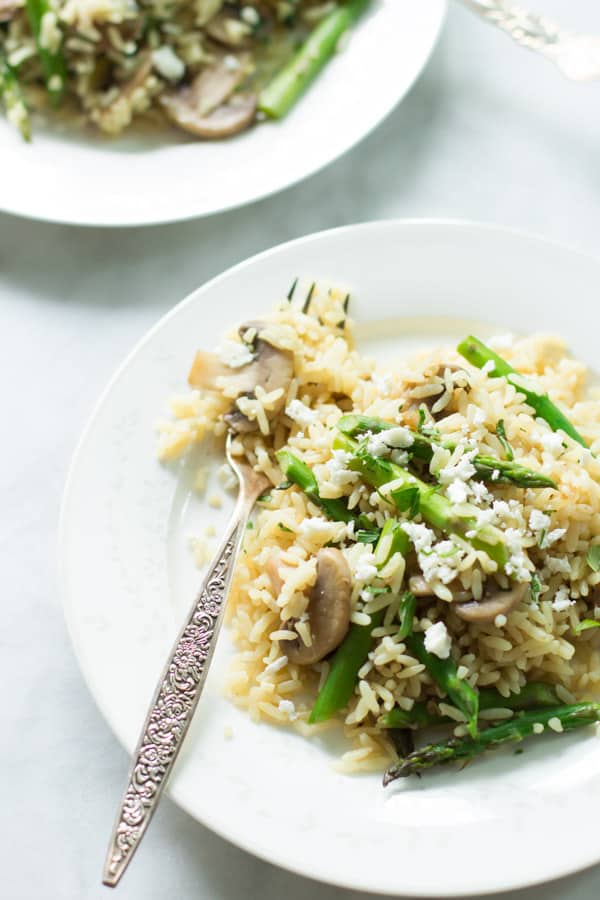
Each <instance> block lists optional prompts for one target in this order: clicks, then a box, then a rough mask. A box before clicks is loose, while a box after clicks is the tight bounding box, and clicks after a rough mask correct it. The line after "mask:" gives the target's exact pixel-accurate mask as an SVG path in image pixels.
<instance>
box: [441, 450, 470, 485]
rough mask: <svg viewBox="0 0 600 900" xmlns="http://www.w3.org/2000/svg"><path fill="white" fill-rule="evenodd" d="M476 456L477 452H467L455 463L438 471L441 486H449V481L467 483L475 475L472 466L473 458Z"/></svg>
mask: <svg viewBox="0 0 600 900" xmlns="http://www.w3.org/2000/svg"><path fill="white" fill-rule="evenodd" d="M476 455H477V450H467V451H466V452H465V453H463V454H462V456H460V457H459V458H458V459H457V460H456V462H454V463H453V462H450V463H448V465H446V466H444V467H443V468H442V469H440V472H439V479H440V482H441V484H450V482H451V481H455V480H456V479H458V480H459V481H468V480H469V479H470V478H472V477H473V475H474V474H475V466H474V465H473V462H472V460H473V457H474V456H476Z"/></svg>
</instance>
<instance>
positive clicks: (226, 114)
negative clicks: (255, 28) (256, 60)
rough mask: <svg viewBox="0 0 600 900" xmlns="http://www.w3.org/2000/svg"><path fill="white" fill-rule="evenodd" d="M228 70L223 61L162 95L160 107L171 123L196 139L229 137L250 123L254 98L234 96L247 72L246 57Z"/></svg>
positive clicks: (243, 95)
mask: <svg viewBox="0 0 600 900" xmlns="http://www.w3.org/2000/svg"><path fill="white" fill-rule="evenodd" d="M235 59H236V65H235V66H231V65H230V64H228V63H227V62H226V61H225V59H221V60H220V61H219V62H217V63H215V64H214V65H212V66H209V67H208V68H206V69H203V70H202V72H200V74H199V75H197V76H196V78H194V80H193V81H192V83H191V84H188V85H184V86H182V87H180V88H178V89H177V90H176V91H171V92H168V93H165V94H163V95H162V96H161V97H160V103H161V105H162V107H163V109H164V111H165V113H166V114H167V116H168V117H169V119H171V121H172V122H174V123H175V125H178V126H179V127H180V128H183V130H184V131H187V132H189V133H190V134H195V135H196V136H197V137H203V138H209V139H215V138H224V137H230V136H231V135H232V134H237V132H238V131H242V130H243V129H244V128H247V127H248V126H249V125H250V124H251V123H252V121H253V120H254V114H255V112H256V96H255V95H254V94H249V93H247V94H234V91H236V90H237V88H238V87H239V86H240V85H241V84H242V83H243V81H245V79H246V78H247V76H248V75H249V73H250V71H251V62H250V57H249V56H248V54H240V56H239V57H236V58H235Z"/></svg>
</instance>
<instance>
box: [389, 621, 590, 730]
mask: <svg viewBox="0 0 600 900" xmlns="http://www.w3.org/2000/svg"><path fill="white" fill-rule="evenodd" d="M598 624H599V625H600V622H599V623H598ZM559 703H560V701H559V699H558V697H557V694H556V689H555V687H554V685H552V684H544V682H542V681H530V682H529V684H525V685H523V687H522V688H521V690H520V691H519V693H518V694H511V695H510V696H509V697H503V696H502V694H500V693H499V692H498V691H497V690H495V688H481V689H480V690H479V711H480V712H481V710H485V709H514V710H524V709H532V708H533V707H545V706H558V705H559ZM451 721H452V720H451V719H449V718H448V717H447V716H440V715H436V714H435V713H432V712H430V711H429V709H428V707H427V703H425V702H421V703H415V704H414V706H413V708H412V709H410V710H405V709H400V708H399V707H397V706H396V707H394V709H392V710H390V712H388V713H386V714H385V716H383V717H382V719H381V724H382V725H383V727H384V728H411V727H412V728H426V727H428V726H430V725H446V724H448V723H449V722H451Z"/></svg>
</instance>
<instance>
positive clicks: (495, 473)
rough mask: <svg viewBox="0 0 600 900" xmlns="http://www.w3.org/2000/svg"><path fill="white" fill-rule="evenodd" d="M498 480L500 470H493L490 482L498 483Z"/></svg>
mask: <svg viewBox="0 0 600 900" xmlns="http://www.w3.org/2000/svg"><path fill="white" fill-rule="evenodd" d="M499 478H500V469H494V471H493V472H492V481H498V479H499Z"/></svg>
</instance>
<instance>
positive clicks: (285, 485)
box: [275, 481, 294, 491]
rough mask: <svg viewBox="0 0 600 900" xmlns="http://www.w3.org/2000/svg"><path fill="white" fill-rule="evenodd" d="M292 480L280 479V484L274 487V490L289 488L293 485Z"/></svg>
mask: <svg viewBox="0 0 600 900" xmlns="http://www.w3.org/2000/svg"><path fill="white" fill-rule="evenodd" d="M293 483H294V482H293V481H282V482H281V484H278V485H277V487H276V488H275V490H276V491H287V489H288V488H291V486H292V485H293Z"/></svg>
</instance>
